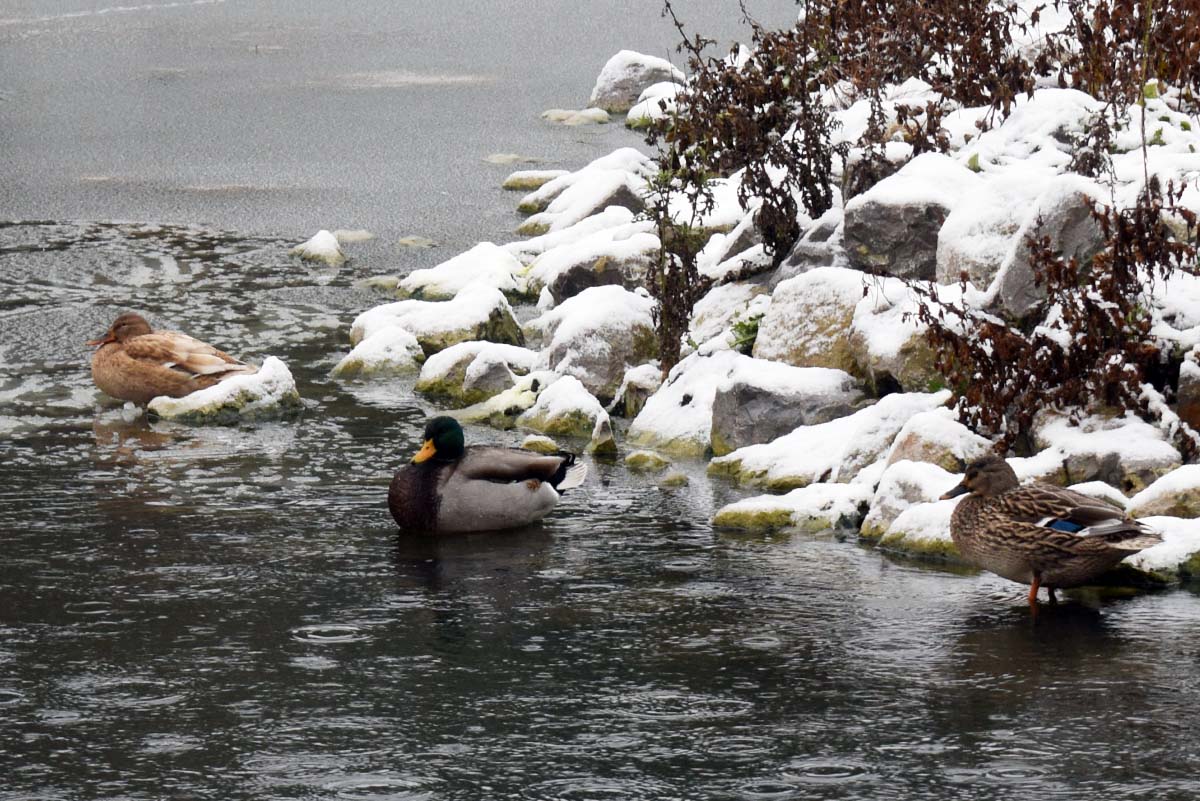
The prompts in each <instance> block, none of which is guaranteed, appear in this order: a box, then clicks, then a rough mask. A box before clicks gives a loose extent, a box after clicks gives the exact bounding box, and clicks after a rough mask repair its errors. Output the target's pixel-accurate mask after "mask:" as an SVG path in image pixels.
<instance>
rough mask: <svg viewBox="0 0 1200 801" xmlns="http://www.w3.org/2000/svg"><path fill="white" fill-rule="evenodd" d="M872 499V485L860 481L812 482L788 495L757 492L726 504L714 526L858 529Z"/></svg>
mask: <svg viewBox="0 0 1200 801" xmlns="http://www.w3.org/2000/svg"><path fill="white" fill-rule="evenodd" d="M870 500H871V489H870V487H866V486H863V485H861V484H812V485H810V486H807V487H802V488H799V489H794V490H792V491H791V492H789V493H787V494H786V495H758V496H755V497H753V498H746V499H745V500H741V501H737V502H735V503H731V504H729V505H727V506H723V507H722V508H721V509H719V510H718V511H717V513H716V515H715V516H714V517H713V525H714V526H717V527H718V528H739V529H750V530H764V529H765V530H771V529H780V528H800V529H804V530H805V531H828V530H831V529H842V530H845V529H857V528H858V526H859V524H860V523H861V521H862V519H863V515H864V514H865V513H866V509H867V504H868V503H869V501H870Z"/></svg>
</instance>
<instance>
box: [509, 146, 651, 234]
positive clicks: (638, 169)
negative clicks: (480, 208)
mask: <svg viewBox="0 0 1200 801" xmlns="http://www.w3.org/2000/svg"><path fill="white" fill-rule="evenodd" d="M654 169H655V168H654V166H653V163H652V162H651V161H650V159H649V157H648V156H646V155H644V154H643V153H642V152H641V151H638V150H635V149H633V148H629V147H627V148H621V149H620V150H616V151H614V152H612V153H609V154H608V155H607V156H603V157H601V158H598V159H596V160H594V161H592V162H591V163H590V164H588V165H587V166H586V167H584V168H582V169H580V170H577V171H576V172H573V173H569V174H567V175H564V176H561V177H559V178H555V179H554V180H553V181H550V182H549V183H547V184H545V185H544V186H542V187H541V188H540V189H538V190H536V191H534V192H531V193H530V194H528V195H526V196H525V197H524V198H522V199H521V203H520V205H519V206H518V207H517V208H518V210H519V211H521V212H522V213H525V214H531V213H532V215H533V216H531V217H530V218H529V219H528V220H526V221H525V222H524V223H523V224H522V225H521V226H520V227H519V228H518V229H517V232H518V233H520V234H524V235H526V236H537V235H540V234H545V233H547V232H552V231H561V230H563V229H565V228H569V227H571V226H573V225H575V224H576V223H578V222H579V221H580V220H584V219H586V218H588V217H590V216H592V215H593V214H596V213H598V212H600V211H603V210H604V209H606V208H608V207H610V206H618V207H623V208H626V209H629V210H630V211H632V212H634V213H637V212H640V211H642V210H643V209H644V208H645V206H646V203H645V200H644V199H643V193H644V192H645V189H646V179H647V178H648V177H649V176H650V175H652V174H653V171H654Z"/></svg>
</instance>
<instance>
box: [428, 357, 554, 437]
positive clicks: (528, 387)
mask: <svg viewBox="0 0 1200 801" xmlns="http://www.w3.org/2000/svg"><path fill="white" fill-rule="evenodd" d="M558 379H559V376H558V375H557V374H555V373H553V372H551V371H549V370H537V371H535V372H532V373H530V374H529V375H527V376H522V377H520V378H518V379H517V383H515V384H513V385H512V386H511V387H509V388H508V389H506V390H504V391H503V392H501V393H499V394H497V395H493V396H492V397H490V398H488V399H487V400H484V401H480V402H479V403H473V404H471V405H470V406H467V407H465V408H462V409H457V410H455V411H453V412H451V413H450V414H452V415H453V416H454V417H455V418H456V419H457V420H459V422H462V423H480V424H483V425H489V426H491V427H492V428H512V427H513V426H514V425H516V421H517V418H518V417H519V416H520V415H521V414H522V413H523V412H524V411H525V410H526V409H529V408H531V407H532V406H533V405H534V404H535V403H537V399H538V396H539V395H540V394H541V393H542V392H543V391H544V390H545V389H546V388H547V387H549V386H551V385H552V384H554V383H555V382H556V381H558Z"/></svg>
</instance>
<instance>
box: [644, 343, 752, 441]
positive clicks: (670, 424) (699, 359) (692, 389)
mask: <svg viewBox="0 0 1200 801" xmlns="http://www.w3.org/2000/svg"><path fill="white" fill-rule="evenodd" d="M746 360H748V358H747V357H746V356H743V355H742V354H740V353H737V352H735V351H731V350H714V351H708V350H706V349H704V348H701V349H700V350H699V351H697V352H696V353H693V354H692V355H691V356H688V357H687V358H686V359H684V360H683V361H681V362H679V364H677V365H675V367H673V368H672V369H671V372H670V374H669V375H668V376H667V380H666V382H665V383H664V384H663V385H662V386H661V387H660V388H659V389H658V391H657V392H655V393H654V394H653V395H652V396H650V399H649V400H647V401H646V404H645V406H644V407H643V408H642V410H641V412H639V413H638V416H637V417H636V418H634V420H633V423H632V424H631V425H630V426H629V431H628V433H627V435H626V439H627V440H628V441H629V443H630V444H631V445H634V446H636V447H641V448H653V449H655V450H659V451H663V452H665V453H670V454H675V455H679V456H688V457H701V456H704V455H705V454H707V453H708V452H709V450H710V449H711V447H712V420H713V414H712V407H713V400H714V399H715V397H716V394H717V386H718V385H719V384H720V383H721V382H723V381H724V380H725V379H726V378H729V377H730V376H731V375H732V374H733V373H734V372H735V371H736V370H737V368H738V365H739V364H741V363H743V361H746Z"/></svg>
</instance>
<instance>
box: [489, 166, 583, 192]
mask: <svg viewBox="0 0 1200 801" xmlns="http://www.w3.org/2000/svg"><path fill="white" fill-rule="evenodd" d="M566 174H567V171H566V170H517V171H516V172H512V173H509V175H508V177H507V178H505V179H504V183H502V184H500V188H501V189H507V190H509V191H510V192H531V191H533V190H534V189H538V188H540V187H542V186H544V185H546V184H548V183H550V182H551V181H553V180H554V179H555V178H560V177H562V176H564V175H566Z"/></svg>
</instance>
